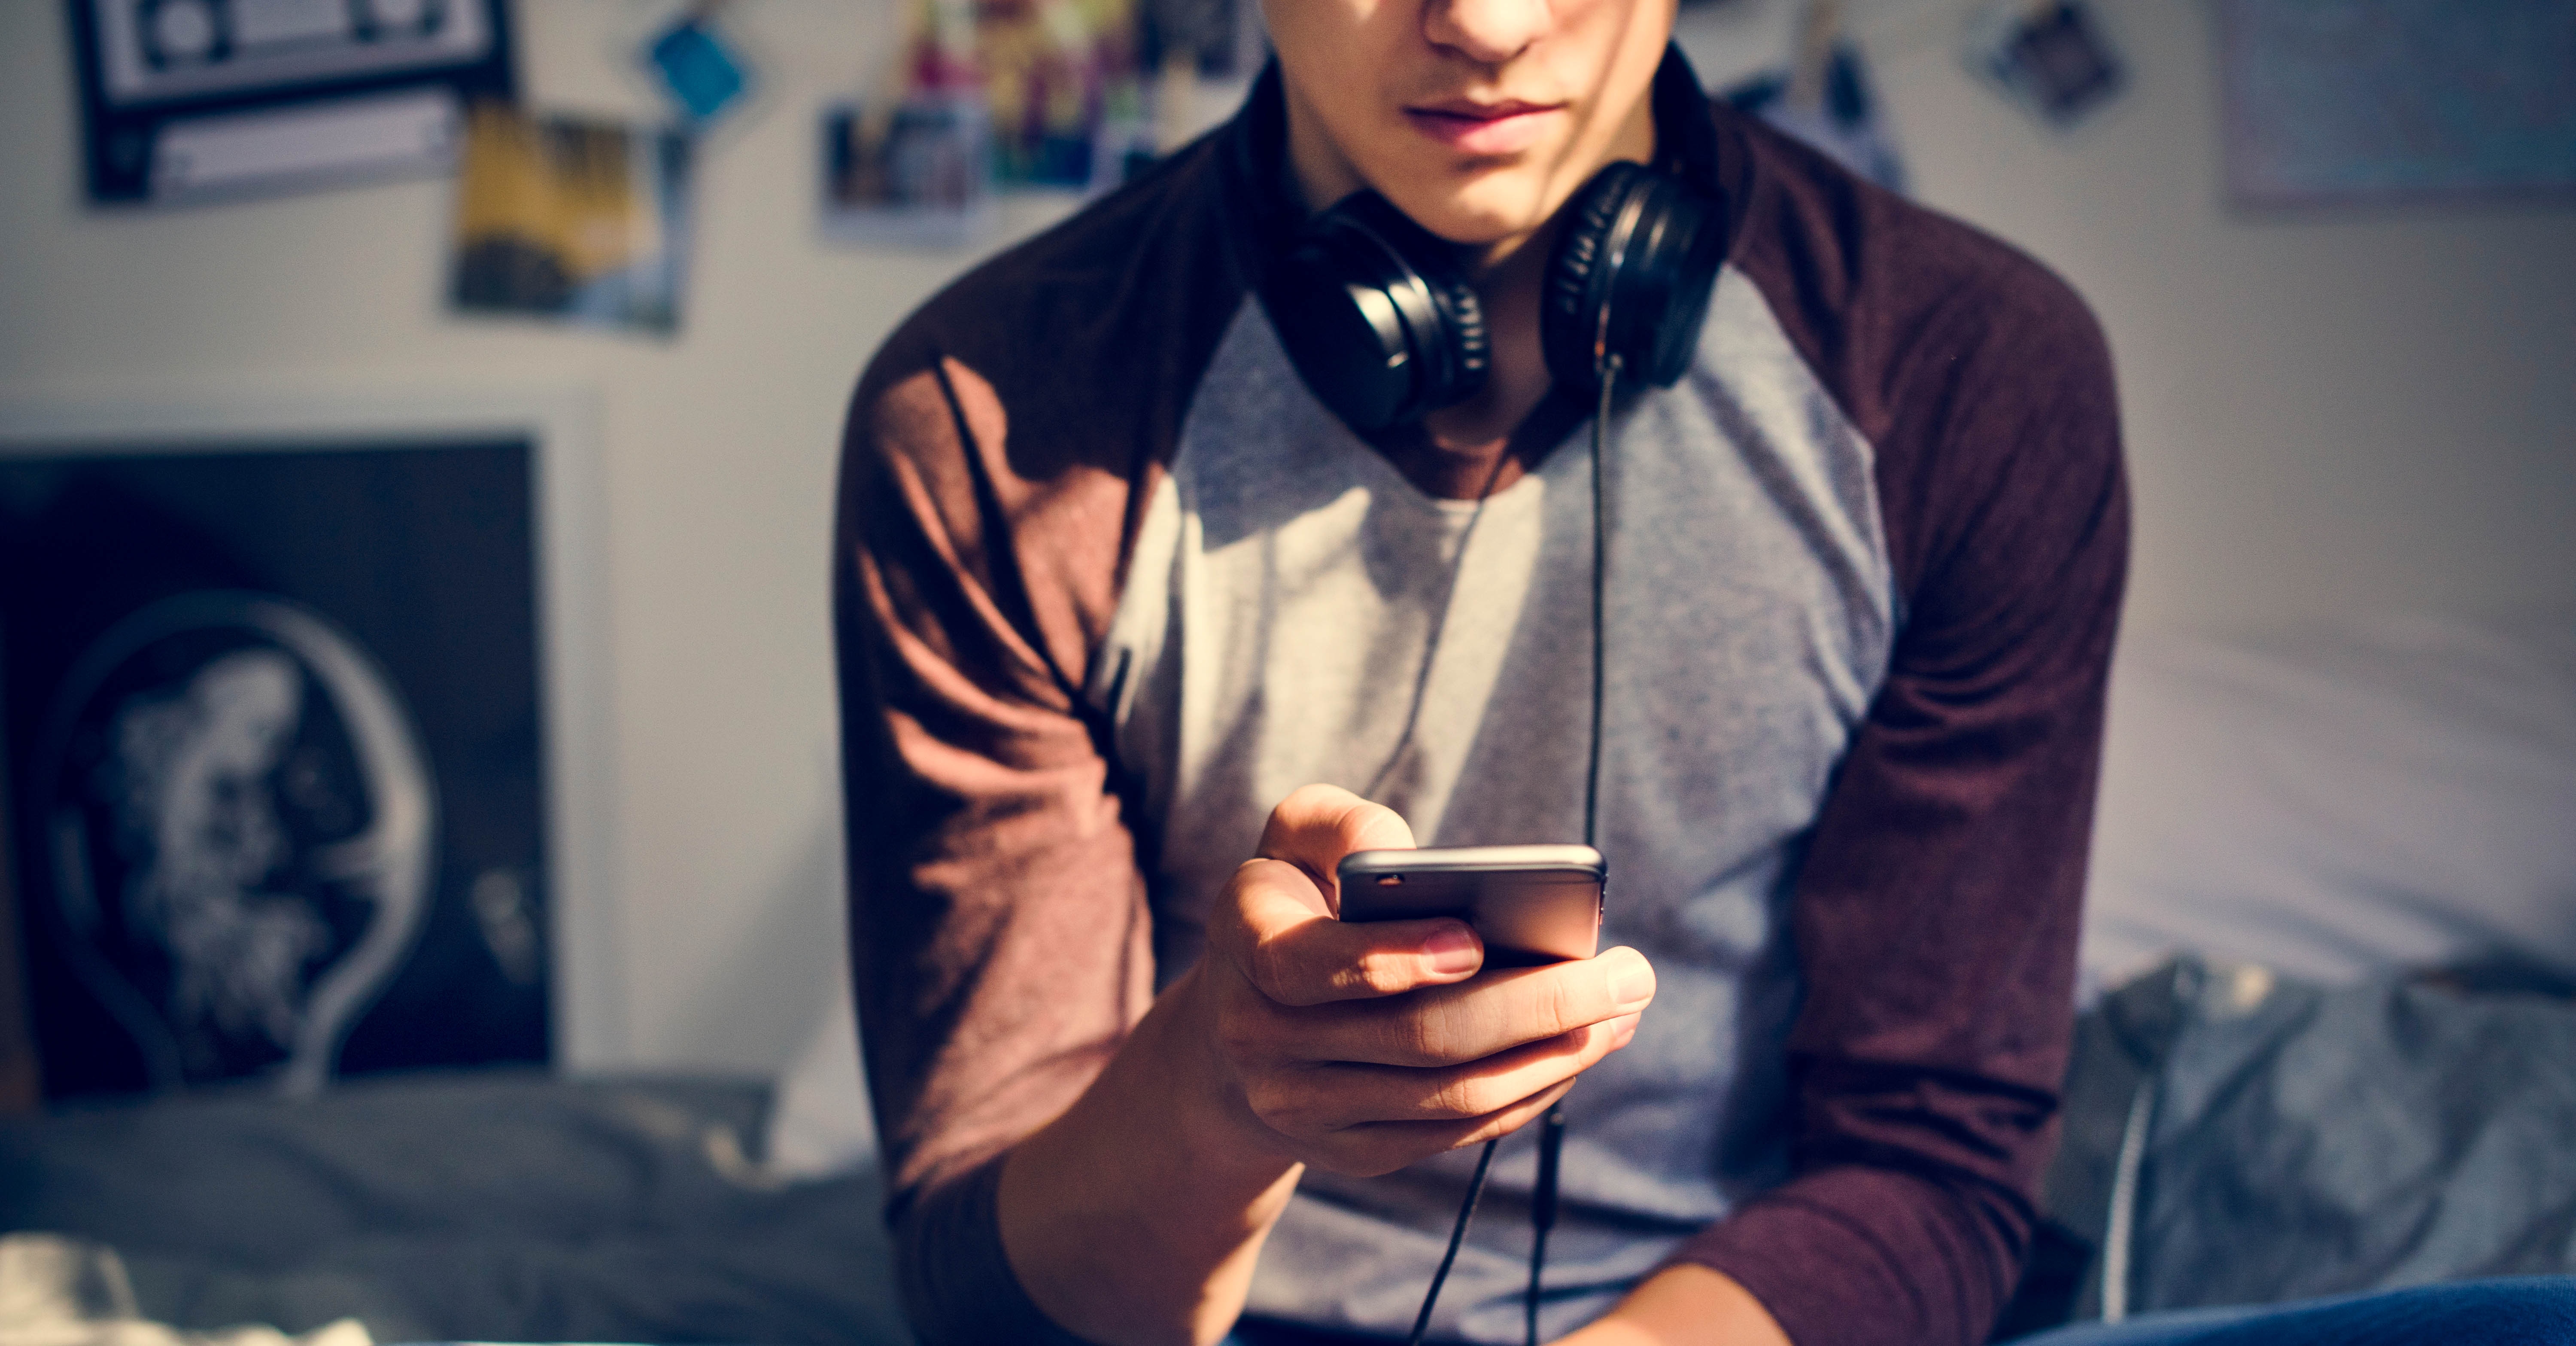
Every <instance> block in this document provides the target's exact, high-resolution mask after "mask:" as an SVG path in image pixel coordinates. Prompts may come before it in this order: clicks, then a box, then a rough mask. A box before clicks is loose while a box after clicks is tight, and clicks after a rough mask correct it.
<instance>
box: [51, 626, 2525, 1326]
mask: <svg viewBox="0 0 2576 1346" xmlns="http://www.w3.org/2000/svg"><path fill="white" fill-rule="evenodd" d="M2088 901H2089V904H2090V908H2089V911H2088V915H2087V924H2086V931H2085V939H2084V949H2083V978H2084V1002H2085V1008H2084V1011H2083V1014H2082V1017H2081V1019H2080V1021H2079V1025H2078V1051H2077V1060H2076V1063H2075V1067H2074V1069H2073V1071H2072V1073H2071V1075H2070V1080H2069V1093H2068V1107H2067V1119H2066V1137H2067V1139H2066V1144H2065V1147H2064V1149H2063V1152H2062V1153H2061V1155H2060V1158H2059V1160H2058V1163H2057V1165H2056V1167H2055V1168H2054V1169H2053V1170H2052V1172H2051V1174H2050V1176H2049V1183H2048V1193H2047V1198H2048V1206H2049V1213H2050V1216H2051V1221H2050V1226H2049V1231H2048V1233H2047V1235H2046V1236H2045V1238H2044V1239H2043V1242H2042V1245H2041V1247H2040V1250H2039V1254H2038V1256H2037V1257H2036V1258H2035V1259H2034V1263H2033V1266H2032V1271H2031V1275H2030V1278H2029V1280H2028V1282H2027V1283H2026V1284H2025V1286H2024V1294H2023V1296H2022V1297H2021V1299H2020V1300H2018V1301H2016V1304H2015V1308H2014V1315H2013V1317H2012V1318H2011V1319H2010V1320H2009V1321H2008V1322H2007V1324H2006V1327H2005V1329H2004V1330H2003V1331H2001V1332H2000V1333H1999V1334H1998V1335H1999V1337H2009V1336H2010V1335H2013V1334H2014V1333H2017V1332H2022V1331H2027V1330H2030V1329H2032V1328H2034V1327H2037V1326H2041V1325H2045V1324H2047V1323H2050V1322H2056V1321H2063V1320H2065V1319H2066V1318H2068V1317H2070V1316H2073V1317H2094V1316H2114V1317H2116V1316H2119V1315H2121V1314H2125V1313H2132V1312H2137V1311H2141V1310H2144V1309H2152V1308H2166V1307H2184V1306H2190V1305H2195V1304H2207V1303H2222V1302H2246V1301H2250V1300H2260V1299H2269V1298H2281V1297H2290V1296H2295V1295H2304V1294H2316V1293H2327V1292H2331V1291H2338V1290H2349V1289H2363V1288H2373V1287H2378V1286H2386V1285H2399V1284H2411V1283H2419V1282H2422V1281H2430V1280H2439V1279H2445V1278H2451V1277H2458V1276H2465V1275H2477V1274H2490V1273H2496V1272H2506V1271H2576V1142H2570V1141H2568V1140H2567V1139H2566V1138H2567V1137H2569V1136H2576V1003H2571V1002H2570V1001H2569V1000H2568V999H2567V994H2568V992H2569V991H2570V990H2571V989H2576V621H2568V620H2565V619H2552V620H2548V621H2537V620H2524V621H2521V622H2503V623H2491V622H2472V621H2465V620H2457V619H2430V618H2411V619H2390V620H2383V621H2374V622H2368V623H2359V624H2347V625H2344V626H2340V627H2336V628H2332V629H2321V630H2315V631H2309V632H2304V633H2291V634H2278V635H2272V636H2267V637H2264V638H2261V639H2239V640H2216V639H2199V638H2192V639H2135V640H2132V641H2130V642H2129V644H2128V645H2127V647H2126V648H2125V649H2124V650H2123V652H2122V654H2121V657H2120V662H2119V665H2118V669H2117V673H2116V676H2115V685H2114V692H2113V707H2112V716H2111V730H2110V741H2109V748H2108V753H2107V760H2106V768H2105V781H2104V788H2103V795H2102V804H2101V819H2100V824H2099V829H2098V838H2097V844H2096V855H2095V863H2094V870H2093V879H2092V883H2091V885H2090V889H2089V897H2088ZM833 1000H834V1002H835V1003H837V1005H838V1009H837V1011H836V1012H827V1013H825V1014H823V1015H822V1016H820V1017H819V1018H818V1021H817V1022H816V1023H815V1025H814V1026H813V1029H812V1032H811V1035H810V1039H809V1042H808V1044H807V1046H806V1049H805V1051H804V1052H803V1053H802V1054H801V1056H800V1058H799V1061H798V1063H797V1064H796V1065H795V1066H793V1067H791V1068H790V1069H789V1070H788V1071H786V1072H784V1073H783V1074H782V1075H781V1076H780V1077H779V1078H778V1079H777V1080H774V1081H712V1080H645V1079H631V1080H583V1081H568V1080H561V1079H555V1078H551V1077H548V1076H546V1075H545V1074H543V1073H540V1072H534V1071H498V1072H492V1071H485V1072H450V1073H444V1074H421V1075H411V1076H396V1077H385V1078H378V1079H369V1080H361V1081H351V1082H346V1083H343V1084H341V1085H338V1086H336V1087H334V1088H333V1089H331V1090H329V1091H327V1092H325V1093H324V1094H322V1095H321V1096H320V1097H318V1098H314V1099H311V1100H308V1101H302V1102H289V1101H286V1100H283V1099H280V1098H278V1097H275V1096H273V1095H269V1094H264V1093H253V1092H249V1091H245V1090H235V1091H230V1092H226V1091H211V1092H201V1093H198V1094H193V1095H189V1096H184V1097H176V1098H168V1099H163V1100H160V1101H152V1102H143V1103H134V1102H115V1103H103V1104H90V1105H83V1106H78V1107H71V1108H63V1109H58V1110H56V1111H54V1112H52V1113H49V1114H45V1115H39V1116H30V1117H21V1118H16V1119H9V1120H0V1230H7V1231H12V1232H11V1236H10V1237H9V1238H7V1239H0V1343H9V1342H12V1341H25V1342H33V1341H35V1340H39V1339H42V1340H46V1341H49V1342H58V1343H63V1344H64V1346H74V1344H75V1343H78V1342H80V1341H83V1340H87V1339H86V1338H82V1337H79V1336H77V1335H62V1334H60V1333H57V1334H55V1335H52V1336H44V1335H43V1334H41V1333H38V1334H36V1335H33V1336H31V1335H29V1331H31V1330H32V1329H30V1328H29V1326H28V1323H27V1321H26V1319H27V1315H28V1313H30V1312H31V1310H30V1309H29V1308H28V1307H27V1306H29V1305H38V1306H39V1307H42V1306H48V1305H49V1306H51V1307H50V1309H48V1310H47V1311H50V1312H53V1313H55V1314H56V1315H57V1316H58V1317H59V1316H60V1315H61V1314H62V1313H64V1312H66V1310H65V1309H64V1307H63V1306H65V1305H67V1304H69V1305H74V1306H75V1307H77V1306H78V1305H79V1304H89V1305H91V1308H89V1309H86V1310H82V1311H84V1312H91V1313H92V1314H93V1316H94V1317H95V1316H114V1315H117V1314H123V1315H125V1316H127V1317H129V1318H141V1319H148V1320H154V1321H157V1322H160V1323H163V1324H168V1325H170V1326H171V1327H173V1328H176V1329H184V1330H199V1331H202V1330H210V1329H216V1328H221V1327H225V1326H228V1325H234V1324H243V1323H255V1324H266V1325H270V1326H272V1327H274V1328H277V1329H281V1330H283V1331H286V1332H289V1333H314V1332H317V1331H318V1332H324V1333H329V1332H337V1333H339V1334H340V1335H339V1336H338V1337H336V1338H328V1339H319V1338H317V1339H316V1340H315V1341H314V1342H312V1343H310V1346H358V1344H359V1343H360V1342H363V1341H366V1340H373V1341H378V1342H382V1341H397V1340H414V1341H425V1340H518V1341H568V1340H594V1341H597V1340H625V1341H661V1342H701V1341H705V1342H714V1341H730V1342H761V1343H776V1344H778V1346H786V1344H788V1343H803V1342H809V1341H811V1342H823V1341H832V1342H852V1341H857V1342H887V1343H895V1342H903V1341H907V1340H909V1337H908V1335H907V1334H906V1332H905V1331H904V1328H903V1326H902V1324H901V1320H900V1315H899V1313H898V1312H897V1310H896V1309H895V1307H894V1300H893V1294H892V1291H891V1287H890V1284H889V1279H888V1270H887V1259H888V1245H887V1242H886V1236H885V1233H884V1231H883V1230H882V1228H881V1226H880V1225H879V1223H878V1219H877V1212H878V1209H879V1205H880V1202H881V1200H882V1195H883V1193H882V1189H881V1187H880V1185H879V1183H878V1179H877V1177H876V1174H875V1169H874V1163H873V1156H874V1136H873V1134H872V1132H871V1131H870V1129H869V1128H870V1122H869V1114H868V1109H867V1107H866V1105H865V1098H864V1094H863V1092H862V1090H861V1087H860V1084H859V1072H858V1069H857V1059H858V1047H857V1039H856V1034H855V1031H854V1029H853V1027H852V1026H851V1024H850V1022H849V1016H848V1014H847V1008H846V1007H847V999H846V996H837V997H834V998H833ZM39 1234H41V1235H42V1236H43V1239H42V1240H40V1241H35V1242H30V1241H29V1240H30V1239H31V1238H33V1237H34V1236H36V1235H39ZM13 1248H14V1249H15V1252H14V1254H13V1251H12V1249H13ZM101 1266H110V1267H112V1268H113V1269H114V1270H115V1271H116V1273H117V1274H118V1275H121V1276H122V1277H123V1284H124V1286H125V1290H124V1292H123V1297H122V1298H119V1296H118V1295H117V1294H112V1293H105V1292H103V1291H97V1290H96V1285H95V1283H98V1282H101V1281H102V1278H103V1276H104V1273H102V1272H100V1271H99V1268H100V1267H101ZM13 1275H14V1276H17V1277H19V1278H20V1280H21V1281H22V1282H23V1281H30V1280H31V1279H33V1280H41V1279H42V1278H43V1277H44V1276H52V1277H53V1278H54V1279H55V1280H56V1281H61V1282H68V1281H71V1280H80V1279H81V1278H83V1277H86V1278H87V1279H86V1280H85V1281H83V1284H90V1285H92V1290H91V1291H88V1292H84V1293H86V1294H88V1298H87V1299H82V1298H81V1296H80V1295H78V1294H71V1293H69V1292H68V1291H66V1290H65V1289H64V1287H63V1286H62V1285H55V1286H53V1287H52V1289H53V1291H54V1293H53V1294H52V1296H51V1298H47V1297H46V1294H44V1293H40V1292H42V1291H44V1290H45V1289H46V1287H44V1286H41V1285H32V1284H19V1285H16V1286H13V1285H12V1284H11V1283H10V1282H11V1277H12V1276H13ZM104 1279H105V1280H107V1281H113V1280H114V1279H115V1277H114V1276H104ZM111 1288H113V1287H112V1286H111ZM13 1306H14V1307H13ZM13 1313H14V1314H17V1315H19V1318H18V1320H17V1321H15V1322H13V1321H12V1319H11V1315H12V1314H13ZM335 1324H336V1325H337V1326H334V1325H335ZM352 1333H355V1334H357V1335H354V1336H353V1335H351V1334H352ZM96 1339H98V1340H101V1341H105V1340H107V1339H108V1338H105V1337H99V1338H96ZM119 1340H141V1339H140V1338H119Z"/></svg>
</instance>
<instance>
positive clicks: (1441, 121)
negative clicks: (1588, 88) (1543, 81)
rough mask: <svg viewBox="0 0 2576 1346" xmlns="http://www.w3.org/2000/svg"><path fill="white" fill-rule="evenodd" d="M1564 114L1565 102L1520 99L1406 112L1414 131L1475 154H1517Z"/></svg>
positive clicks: (1445, 103) (1419, 106) (1420, 106)
mask: <svg viewBox="0 0 2576 1346" xmlns="http://www.w3.org/2000/svg"><path fill="white" fill-rule="evenodd" d="M1564 111H1565V105H1564V104H1563V103H1529V102H1522V101H1520V100H1518V99H1513V100H1507V101H1501V102H1491V103H1480V102H1477V101H1475V100H1474V99H1467V98H1450V99H1442V100H1441V101H1439V102H1436V103H1415V104H1412V105H1410V106H1408V107H1406V108H1405V109H1404V118H1405V120H1406V121H1408V122H1411V123H1412V124H1413V129H1415V130H1417V131H1420V132H1421V133H1422V134H1424V135H1426V136H1429V137H1430V138H1431V139H1433V140H1436V141H1439V142H1440V143H1441V144H1443V145H1446V146H1448V147H1449V148H1451V149H1454V150H1459V151H1462V152H1464V153H1467V154H1474V155H1499V154H1514V153H1518V152H1519V151H1521V150H1525V149H1528V148H1529V147H1530V146H1531V145H1532V144H1534V143H1536V142H1537V141H1538V139H1539V137H1541V136H1543V135H1545V134H1546V133H1547V131H1548V128H1549V126H1550V125H1551V124H1552V122H1553V120H1554V119H1555V118H1556V117H1557V116H1559V115H1561V114H1562V113H1563V112H1564Z"/></svg>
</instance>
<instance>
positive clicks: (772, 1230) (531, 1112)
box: [0, 1070, 911, 1346]
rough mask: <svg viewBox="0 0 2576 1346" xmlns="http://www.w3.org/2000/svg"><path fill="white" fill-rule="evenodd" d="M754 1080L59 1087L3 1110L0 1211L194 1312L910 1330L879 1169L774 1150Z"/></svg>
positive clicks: (289, 1327)
mask: <svg viewBox="0 0 2576 1346" xmlns="http://www.w3.org/2000/svg"><path fill="white" fill-rule="evenodd" d="M768 1096H769V1088H768V1086H767V1085H766V1084H756V1083H751V1082H747V1081H743V1082H724V1081H714V1080H694V1081H684V1080H661V1081H644V1080H590V1081H567V1080H559V1079H552V1078H548V1077H547V1076H545V1075H543V1074H540V1073H535V1072H522V1071H507V1070H489V1071H457V1072H451V1073H437V1072H432V1073H423V1074H419V1075H411V1076H380V1077H372V1078H367V1079H362V1080H352V1081H347V1082H344V1083H342V1084H339V1085H336V1086H334V1087H333V1088H331V1089H328V1090H326V1091H324V1092H323V1093H322V1094H321V1095H319V1096H318V1097H315V1098H311V1099H304V1100H293V1099H285V1098H280V1097H278V1096H276V1095H274V1094H271V1093H266V1092H253V1091H248V1090H240V1089H233V1090H223V1089H216V1090H208V1091H205V1092H202V1093H199V1094H194V1095H187V1096H181V1097H175V1098H165V1099H161V1100H158V1101H149V1102H144V1101H117V1102H101V1103H95V1104H83V1105H73V1106H65V1107H59V1108H57V1109H56V1110H54V1111H53V1112H51V1113H49V1114H46V1115H43V1116H37V1117H18V1118H0V1231H8V1230H21V1231H28V1232H43V1233H51V1234H61V1235H68V1236H72V1237H77V1238H81V1239H87V1240H91V1241H93V1242H94V1243H96V1244H97V1245H99V1246H102V1247H108V1248H113V1249H115V1250H116V1253H117V1256H118V1257H119V1258H120V1259H121V1261H122V1264H123V1267H124V1272H125V1275H126V1278H127V1281H128V1283H129V1284H130V1286H131V1289H132V1298H133V1301H134V1302H135V1303H136V1304H137V1305H139V1307H140V1309H141V1313H140V1314H139V1315H138V1316H141V1317H145V1318H150V1319H154V1320H157V1321H160V1322H164V1323H169V1324H172V1325H174V1326H177V1327H179V1328H182V1329H185V1330H190V1331H208V1330H212V1329H218V1328H228V1327H230V1326H231V1325H233V1324H236V1323H244V1322H257V1323H269V1324H273V1325H275V1326H276V1327H278V1328H280V1329H283V1330H284V1331H285V1332H288V1333H299V1332H311V1331H314V1330H316V1329H319V1328H322V1327H324V1326H326V1325H328V1324H332V1323H335V1322H337V1321H338V1320H340V1319H343V1318H349V1319H355V1320H356V1321H358V1322H360V1323H363V1324H365V1326H366V1330H367V1334H368V1335H369V1336H370V1337H372V1338H373V1340H375V1341H378V1342H423V1341H426V1342H445V1341H486V1342H488V1341H521V1342H528V1341H537V1342H600V1341H626V1342H637V1341H649V1342H660V1343H666V1346H686V1344H687V1343H701V1342H713V1343H724V1342H762V1343H766V1344H767V1346H904V1344H905V1343H908V1342H909V1341H910V1340H911V1337H910V1333H909V1331H908V1330H907V1329H906V1328H905V1326H904V1322H903V1317H902V1313H901V1310H900V1308H899V1307H898V1306H897V1303H896V1295H895V1290H894V1279H893V1269H892V1267H893V1253H892V1242H891V1240H890V1238H889V1237H888V1235H887V1233H886V1229H885V1224H884V1220H883V1215H882V1211H883V1209H884V1204H885V1188H884V1184H883V1183H882V1182H881V1181H880V1180H879V1179H878V1177H877V1175H876V1173H875V1170H874V1167H873V1166H870V1167H869V1169H868V1170H867V1171H866V1172H863V1173H858V1174H852V1175H847V1176H844V1177H839V1178H834V1179H828V1180H817V1181H811V1182H789V1181H786V1180H784V1179H783V1178H782V1177H781V1176H780V1175H778V1174H776V1173H774V1172H772V1171H770V1170H769V1169H768V1168H767V1167H766V1163H765V1160H766V1156H765V1155H762V1154H760V1153H758V1146H757V1143H756V1142H754V1141H751V1140H747V1139H746V1138H752V1137H758V1136H759V1135H761V1134H762V1128H761V1121H762V1119H763V1116H764V1114H765V1113H766V1112H767V1109H768ZM0 1346H16V1343H14V1342H0ZM325 1346H342V1343H339V1342H336V1341H335V1342H330V1343H326V1344H325ZM349 1346H355V1344H354V1343H350V1344H349Z"/></svg>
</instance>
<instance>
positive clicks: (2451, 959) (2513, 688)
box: [2082, 614, 2576, 999]
mask: <svg viewBox="0 0 2576 1346" xmlns="http://www.w3.org/2000/svg"><path fill="white" fill-rule="evenodd" d="M2571 824H2576V616H2571V615H2569V614H2555V615H2548V616H2527V617H2524V618H2522V619H2519V620H2512V621H2505V620H2480V619H2471V618H2464V617H2434V616H2422V615H2415V616H2399V615H2390V616H2380V617H2373V618H2369V619H2366V620H2358V621H2351V622H2345V623H2340V624H2336V625H2332V626H2322V627H2314V628H2308V629H2303V630H2295V631H2283V632H2277V633H2270V634H2265V635H2261V636H2248V637H2233V638H2224V639H2222V638H2217V637H2203V636H2145V637H2133V638H2128V639H2126V640H2124V643H2123V645H2122V647H2121V650H2120V653H2119V656H2118V658H2117V660H2116V661H2115V662H2114V664H2113V667H2112V675H2111V705H2110V714H2109V728H2108V733H2107V738H2106V740H2105V742H2104V745H2103V766H2102V793H2101V802H2100V806H2099V811H2098V814H2097V817H2096V821H2095V824H2094V836H2093V858H2092V869H2091V877H2090V881H2089V882H2088V884H2087V886H2086V891H2085V914H2084V935H2083V947H2082V959H2083V963H2082V969H2083V978H2084V985H2085V987H2086V993H2087V998H2088V999H2089V998H2090V997H2091V996H2092V995H2095V994H2098V993H2099V992H2100V991H2102V990H2104V989H2107V988H2108V987H2110V986H2113V985H2116V984H2118V983H2119V982H2121V981H2123V980H2125V979H2127V978H2129V977H2131V976H2134V975H2136V974H2138V973H2140V972H2142V971H2145V970H2146V969H2148V968H2150V967H2152V966H2154V965H2155V964H2157V963H2159V962H2161V961H2163V960H2164V959H2165V958H2166V957H2167V956H2169V955H2171V954H2173V953H2177V952H2183V953H2192V954H2197V955H2199V956H2201V957H2204V958H2210V959H2217V960H2223V961H2234V962H2251V963H2259V964H2262V965H2264V966H2267V967H2270V968H2272V969H2273V970H2274V971H2277V972H2283V973H2288V974H2291V975H2293V976H2300V977H2309V978H2314V979H2316V980H2319V981H2327V982H2348V981H2352V980H2355V979H2357V978H2362V977H2367V976H2372V975H2376V974H2380V973H2385V972H2389V971H2393V970H2396V969H2401V968H2410V967H2434V966H2443V965H2448V964H2455V963H2463V962H2474V961H2480V960H2488V959H2495V958H2509V959H2513V960H2516V961H2522V962H2529V963H2537V964H2541V965H2544V966H2549V967H2554V968H2556V969H2559V970H2561V971H2576V825H2571Z"/></svg>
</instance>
